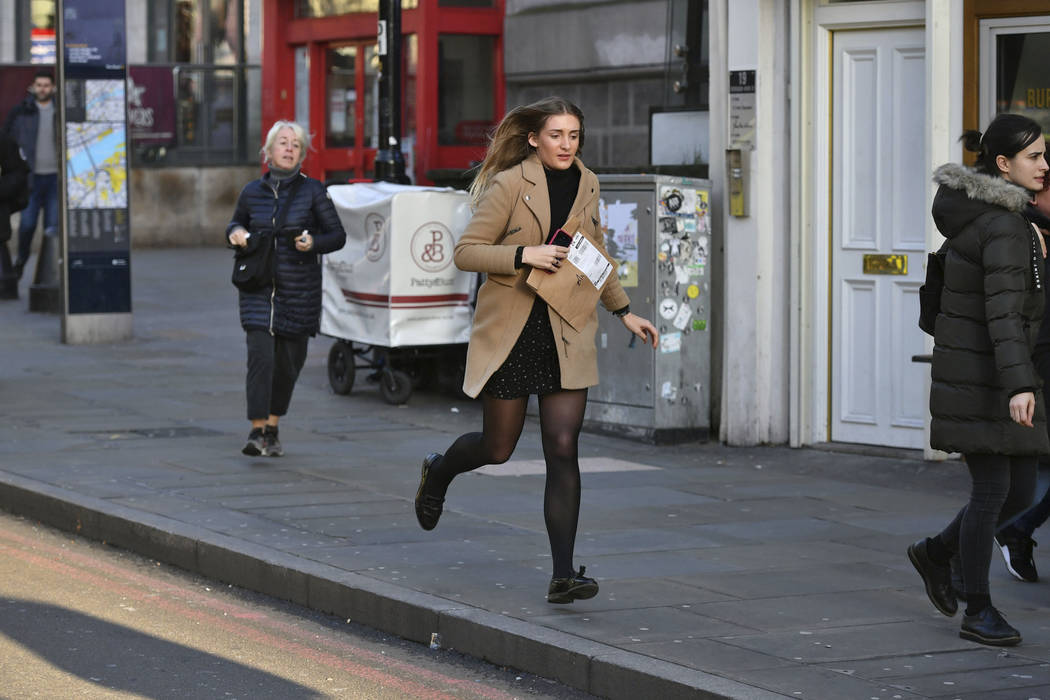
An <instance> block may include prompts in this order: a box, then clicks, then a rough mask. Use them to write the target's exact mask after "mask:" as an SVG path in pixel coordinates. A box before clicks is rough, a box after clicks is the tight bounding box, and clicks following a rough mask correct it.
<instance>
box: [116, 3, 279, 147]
mask: <svg viewBox="0 0 1050 700" xmlns="http://www.w3.org/2000/svg"><path fill="white" fill-rule="evenodd" d="M248 8H249V0H152V2H150V4H149V12H148V15H147V21H148V25H149V36H148V38H147V55H148V58H149V61H150V66H149V71H146V70H145V68H146V67H142V66H132V67H131V71H130V72H131V73H132V74H133V76H134V74H138V75H141V76H143V77H142V80H144V81H150V82H151V84H146V85H143V86H140V87H142V88H144V89H142V90H141V91H140V93H141V94H142V95H145V96H146V98H147V99H148V100H149V104H148V105H145V104H144V105H142V109H144V110H152V111H153V113H155V114H157V115H161V114H164V113H165V110H168V109H170V110H172V112H173V113H174V115H175V119H174V124H173V125H172V129H171V137H170V139H168V140H166V141H165V140H164V139H163V138H160V137H159V136H156V135H155V137H154V138H151V139H148V140H138V139H135V138H134V137H133V138H132V164H133V165H232V164H239V163H255V162H258V157H257V156H258V147H259V143H260V142H261V139H262V135H261V133H260V129H261V125H260V124H259V117H258V114H256V113H253V112H257V111H258V110H250V109H248V108H247V106H248V105H251V104H258V99H259V95H260V94H261V78H260V75H261V70H260V67H259V66H258V65H249V64H247V63H246V56H245V54H246V51H245V29H244V28H245V20H246V19H247V15H248ZM158 69H166V70H167V71H170V74H171V77H170V78H167V77H166V76H161V75H160V74H159V73H157V70H158ZM169 84H170V93H168V92H167V90H168V87H167V86H168V85H169ZM160 133H168V132H167V131H163V132H160Z"/></svg>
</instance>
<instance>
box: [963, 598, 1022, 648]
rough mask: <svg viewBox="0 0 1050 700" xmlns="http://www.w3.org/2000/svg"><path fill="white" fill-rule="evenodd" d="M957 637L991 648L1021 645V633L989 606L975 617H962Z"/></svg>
mask: <svg viewBox="0 0 1050 700" xmlns="http://www.w3.org/2000/svg"><path fill="white" fill-rule="evenodd" d="M959 636H960V637H962V638H963V639H969V640H970V641H971V642H977V643H978V644H988V645H990V646H993V647H1012V646H1015V645H1017V644H1020V643H1021V633H1020V632H1018V631H1017V630H1015V629H1014V628H1013V627H1011V626H1010V623H1009V622H1007V621H1006V620H1005V619H1004V618H1003V616H1002V615H1001V614H1000V613H999V611H998V610H996V609H995V608H994V607H993V606H991V605H989V606H988V607H987V608H985V609H984V610H982V611H981V612H979V613H977V614H976V615H963V620H962V628H961V629H960V630H959Z"/></svg>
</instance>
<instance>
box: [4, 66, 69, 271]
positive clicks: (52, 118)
mask: <svg viewBox="0 0 1050 700" xmlns="http://www.w3.org/2000/svg"><path fill="white" fill-rule="evenodd" d="M54 96H55V80H54V77H52V75H51V71H50V70H47V69H41V70H39V71H37V73H36V76H35V77H34V79H33V83H32V85H30V86H29V94H28V95H27V96H26V98H25V99H24V100H22V102H20V103H19V104H17V105H15V108H14V109H12V110H11V113H10V114H9V115H7V121H5V122H4V129H3V130H4V133H6V134H7V135H9V136H10V137H11V138H13V139H14V140H15V141H16V142H17V143H18V145H19V146H20V147H21V148H22V152H23V153H24V154H25V157H26V160H27V161H28V162H29V167H30V171H31V173H32V177H31V178H30V189H29V205H28V206H27V207H26V208H25V210H23V212H22V217H21V219H20V221H19V224H18V257H17V258H15V263H14V273H15V276H16V277H19V278H20V277H21V276H22V270H23V269H24V268H25V264H26V260H28V258H29V252H30V250H31V249H32V246H33V234H34V233H36V223H37V218H38V217H39V215H40V210H41V209H43V211H44V235H54V233H55V232H56V231H57V230H58V163H59V160H60V159H59V157H58V110H57V109H56V108H55V100H54Z"/></svg>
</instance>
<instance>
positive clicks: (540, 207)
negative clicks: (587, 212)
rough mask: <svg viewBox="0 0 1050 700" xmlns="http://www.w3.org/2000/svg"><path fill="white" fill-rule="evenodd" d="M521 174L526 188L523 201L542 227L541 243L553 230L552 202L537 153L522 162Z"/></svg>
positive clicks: (522, 193) (522, 197)
mask: <svg viewBox="0 0 1050 700" xmlns="http://www.w3.org/2000/svg"><path fill="white" fill-rule="evenodd" d="M521 174H522V178H523V179H524V180H525V187H523V188H522V191H521V199H522V202H523V203H524V204H525V206H526V207H528V208H529V211H531V212H532V215H533V216H535V217H536V221H537V222H538V223H539V225H540V241H539V242H540V243H542V242H543V241H544V240H546V238H547V232H548V231H550V230H551V201H550V195H549V194H547V177H546V175H544V174H543V164H542V163H540V159H539V156H537V155H536V154H535V153H533V154H532V155H530V156H529V157H528V158H526V159H525V160H523V161H522V162H521Z"/></svg>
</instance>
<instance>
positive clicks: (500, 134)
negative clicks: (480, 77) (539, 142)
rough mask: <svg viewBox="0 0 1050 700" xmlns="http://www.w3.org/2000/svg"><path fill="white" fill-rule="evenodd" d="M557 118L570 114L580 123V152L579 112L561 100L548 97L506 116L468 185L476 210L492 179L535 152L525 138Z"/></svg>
mask: <svg viewBox="0 0 1050 700" xmlns="http://www.w3.org/2000/svg"><path fill="white" fill-rule="evenodd" d="M559 114H571V115H572V116H574V117H576V118H577V119H579V120H580V142H579V143H580V145H579V149H578V150H577V153H579V151H582V150H583V111H582V110H580V108H579V107H577V106H576V105H574V104H573V103H572V102H569V101H568V100H566V99H564V98H561V97H548V98H545V99H542V100H540V101H539V102H533V103H532V104H530V105H524V106H522V107H515V108H514V109H512V110H510V111H509V112H507V115H506V116H505V117H503V119H502V121H500V123H499V126H497V127H496V130H495V131H494V132H493V134H492V138H491V140H490V141H489V147H488V150H487V151H485V160H483V161H482V162H481V166H480V167H479V168H478V174H477V175H475V176H474V181H473V182H472V183H471V184H470V198H471V201H472V202H473V204H474V206H475V207H476V206H477V204H478V201H479V200H480V199H481V196H482V195H483V194H484V193H485V190H487V189H488V187H489V184H490V183H491V182H492V178H493V176H495V175H496V174H497V173H500V172H503V171H504V170H506V169H507V168H510V167H512V166H515V165H517V164H518V163H520V162H521V161H523V160H525V159H526V158H528V157H529V154H531V153H532V152H533V151H535V150H536V149H535V148H533V147H532V145H531V144H529V134H538V133H539V132H541V131H542V130H543V127H544V125H545V124H546V123H547V120H548V119H550V118H551V117H554V116H557V115H559Z"/></svg>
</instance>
